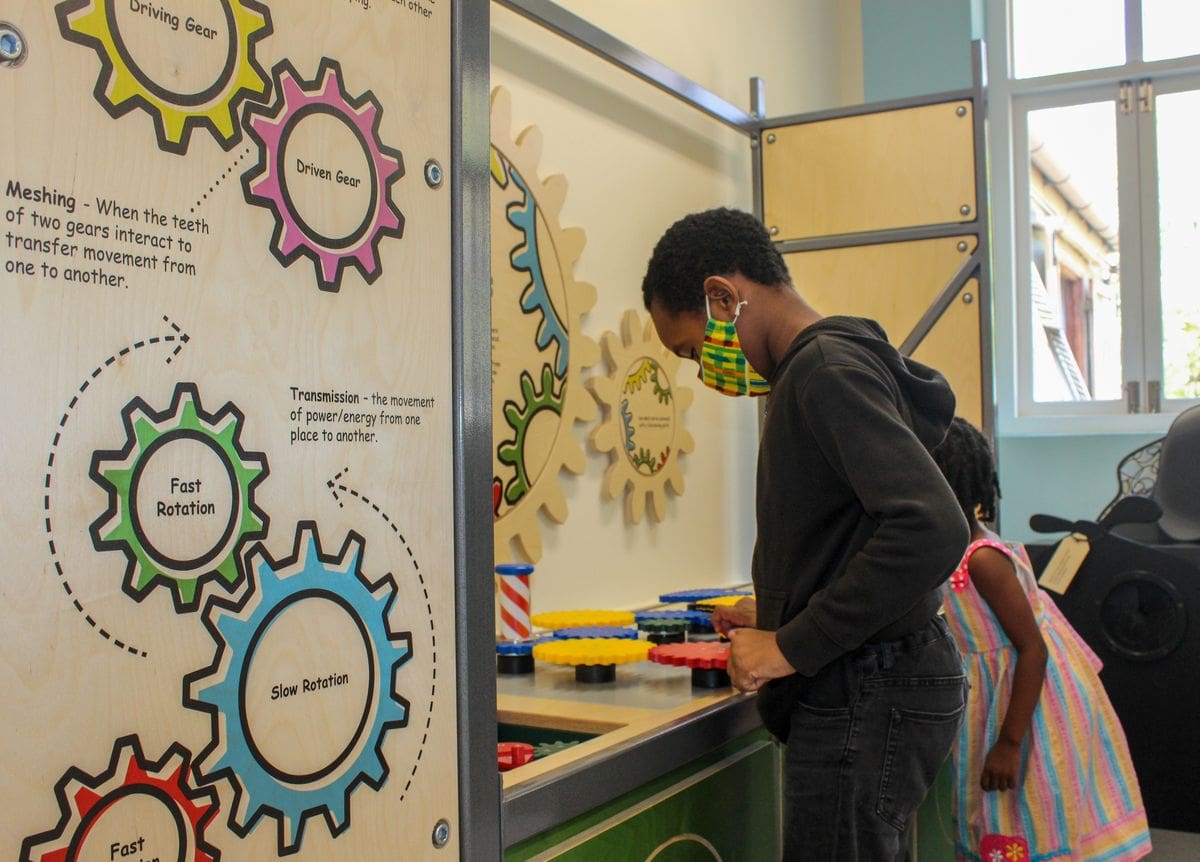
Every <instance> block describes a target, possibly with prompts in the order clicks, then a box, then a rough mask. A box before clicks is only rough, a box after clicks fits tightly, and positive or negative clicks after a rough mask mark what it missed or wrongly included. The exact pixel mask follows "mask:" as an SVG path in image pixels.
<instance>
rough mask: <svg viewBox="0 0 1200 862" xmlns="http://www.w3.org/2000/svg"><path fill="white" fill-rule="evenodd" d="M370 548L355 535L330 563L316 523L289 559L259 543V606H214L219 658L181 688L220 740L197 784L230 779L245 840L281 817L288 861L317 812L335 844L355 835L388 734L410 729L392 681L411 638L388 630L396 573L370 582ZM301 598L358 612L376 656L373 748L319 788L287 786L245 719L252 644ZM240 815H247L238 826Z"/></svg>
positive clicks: (204, 759)
mask: <svg viewBox="0 0 1200 862" xmlns="http://www.w3.org/2000/svg"><path fill="white" fill-rule="evenodd" d="M363 547H364V542H363V539H362V537H361V536H359V535H358V534H357V533H354V532H353V531H351V532H350V533H349V534H348V535H347V537H346V541H345V543H344V544H343V545H342V549H341V551H340V552H339V553H338V554H337V555H336V556H327V555H324V554H322V552H321V545H320V539H319V538H318V535H317V528H316V524H314V523H312V522H301V523H300V524H299V525H298V526H297V529H296V543H295V546H294V549H293V553H292V556H291V557H290V558H289V559H286V560H282V561H280V562H275V561H273V560H272V559H271V558H270V556H269V554H268V553H267V551H266V549H265V548H264V547H263V546H262V545H261V544H259V545H256V546H255V548H254V549H253V550H252V551H251V552H250V554H249V555H248V557H247V562H248V563H249V566H250V568H251V569H252V571H253V572H254V573H255V575H257V582H258V586H259V588H260V589H261V595H260V597H259V600H258V603H257V605H256V606H255V608H254V610H253V611H252V612H251V613H250V614H249V616H248V617H247V618H246V619H240V618H239V616H237V615H235V613H229V612H226V613H221V614H218V613H217V609H218V607H219V606H220V604H219V603H217V602H214V603H213V604H212V605H210V607H209V608H208V610H207V611H206V613H205V618H204V623H205V626H206V627H207V628H208V630H209V632H210V633H211V634H212V635H213V637H214V639H215V640H216V641H217V644H218V648H217V654H216V657H215V658H214V659H213V663H212V665H211V666H210V667H208V668H205V669H204V670H201V671H197V672H196V673H194V674H189V675H188V677H187V678H185V680H184V692H185V699H184V705H185V706H188V707H190V708H193V709H200V710H203V711H205V712H208V713H209V714H210V716H211V718H212V726H213V739H212V742H210V743H209V745H208V747H207V748H205V750H204V751H203V752H201V754H200V756H199V757H198V758H197V760H196V766H195V772H196V774H197V776H198V777H202V778H203V780H204V782H205V783H210V782H213V781H216V780H218V779H220V778H227V779H229V780H230V781H231V783H232V784H233V786H234V790H235V795H234V802H233V805H232V806H231V807H230V813H229V827H230V829H232V830H233V832H234V833H235V834H237V835H238V836H239V837H242V838H244V837H246V836H247V835H249V834H250V832H251V831H252V830H253V829H254V828H255V826H256V825H257V823H258V820H259V819H260V818H261V817H262V816H263V815H264V814H269V815H271V816H272V817H274V818H275V819H276V820H277V821H278V824H279V832H278V853H279V855H281V856H285V855H291V854H293V853H296V852H298V851H299V850H300V843H301V839H302V837H303V833H304V825H305V821H306V820H307V819H308V818H309V817H312V816H314V815H316V814H323V815H324V816H325V821H326V823H327V824H328V826H329V831H330V834H332V835H333V836H334V837H336V836H338V835H340V834H341V833H342V832H344V831H345V830H346V829H347V828H348V827H349V825H350V811H349V808H350V795H351V794H352V793H353V792H354V791H355V789H356V788H357V787H358V785H359V784H360V783H364V784H367V785H368V786H369V787H371V788H372V789H373V790H379V789H380V788H381V787H382V786H383V783H384V782H385V781H386V780H387V776H388V764H387V761H386V760H385V759H384V756H383V750H382V746H383V740H384V736H385V735H386V734H387V732H388V731H389V730H391V729H393V728H399V727H404V726H406V725H407V724H408V715H409V703H408V701H407V700H405V699H404V698H402V697H400V696H398V695H397V694H395V678H396V674H397V671H398V670H399V669H400V667H401V665H403V664H404V663H406V662H407V661H408V660H409V659H410V658H412V637H411V634H410V633H409V632H399V633H392V632H391V631H390V630H389V629H388V624H387V618H388V614H389V611H390V609H391V606H392V603H393V601H394V600H395V598H396V584H395V581H394V580H393V579H392V576H391V575H390V574H389V575H387V576H385V577H384V578H381V579H379V580H377V581H376V582H375V583H371V582H370V581H369V580H368V579H367V578H366V577H365V576H364V575H363V572H362V553H363ZM256 558H258V559H257V560H256ZM287 569H295V571H294V572H292V573H291V574H287V575H284V576H282V577H281V576H279V574H278V572H280V571H281V570H287ZM302 591H309V592H315V593H317V594H320V593H325V594H329V595H333V596H336V597H338V598H340V599H342V600H344V601H345V602H347V603H349V605H350V606H351V607H353V608H354V610H355V612H356V613H357V614H358V616H359V619H360V620H361V622H362V624H363V626H364V627H365V628H366V630H367V632H368V635H369V637H370V640H371V644H372V646H373V648H374V651H373V652H374V654H373V656H372V658H373V659H374V662H375V671H376V679H375V685H374V690H373V692H372V700H373V712H374V715H373V717H372V719H371V721H370V722H369V725H368V726H367V727H365V728H364V729H363V735H365V736H366V737H367V742H366V744H362V745H359V746H358V749H359V753H358V754H357V756H356V757H355V758H354V759H353V760H352V761H351V762H349V763H348V764H346V765H345V766H344V767H343V769H342V770H341V772H340V774H339V775H338V776H337V777H336V778H334V779H332V780H330V779H328V778H322V779H321V780H320V781H318V782H316V783H317V784H318V785H319V786H317V787H314V788H312V789H303V788H302V787H300V786H298V785H293V784H286V783H284V782H282V781H280V780H278V779H277V778H275V777H274V776H272V775H271V774H270V773H269V772H268V771H267V770H266V769H265V768H264V767H263V766H262V764H261V763H260V762H259V761H258V759H257V758H256V757H255V756H254V754H253V753H252V751H251V748H250V745H249V742H248V740H247V739H246V736H245V731H244V728H243V727H242V722H241V721H240V715H239V712H238V703H239V694H240V688H241V679H242V677H243V675H244V673H245V670H246V660H247V658H248V656H247V654H246V649H247V647H248V645H249V644H250V643H251V641H252V640H253V639H254V636H255V634H256V632H257V631H258V629H259V627H260V626H261V624H262V623H263V621H264V618H266V617H267V616H268V614H269V613H270V612H271V611H272V610H273V609H274V608H276V607H278V606H279V605H280V603H281V602H282V601H284V600H286V599H287V598H289V597H290V596H293V595H295V594H297V593H300V592H302ZM249 598H250V596H249V595H247V596H246V598H245V599H243V601H242V603H241V604H240V605H239V606H238V607H236V608H234V611H235V612H239V613H240V612H241V611H242V610H243V609H244V607H245V605H246V603H247V600H248V599H249ZM226 649H228V650H229V651H230V659H229V668H228V671H227V672H226V673H225V674H224V677H223V678H216V677H218V676H220V673H221V672H220V666H221V662H222V656H223V653H224V651H225V650H226ZM206 680H207V682H206ZM221 716H225V721H224V722H221V721H220V717H221ZM222 729H223V730H224V733H225V734H226V738H225V739H224V752H223V753H222V754H221V755H220V757H218V758H217V760H216V761H215V763H212V764H211V766H210V765H209V760H210V759H211V757H212V756H213V755H214V753H215V752H216V751H217V750H218V748H219V747H220V743H221V741H222V740H221V738H220V737H221V734H222ZM243 796H244V797H245V799H243V798H242V797H243ZM239 811H241V812H244V814H243V816H242V818H241V819H240V820H239V817H238V813H239Z"/></svg>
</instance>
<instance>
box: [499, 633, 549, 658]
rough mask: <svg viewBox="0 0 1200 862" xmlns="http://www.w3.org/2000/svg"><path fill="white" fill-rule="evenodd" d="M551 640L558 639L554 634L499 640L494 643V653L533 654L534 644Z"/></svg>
mask: <svg viewBox="0 0 1200 862" xmlns="http://www.w3.org/2000/svg"><path fill="white" fill-rule="evenodd" d="M553 640H558V638H557V637H555V636H554V635H545V636H543V637H537V638H529V639H528V640H521V641H499V642H497V644H496V655H533V648H534V647H535V646H537V645H538V644H544V643H548V642H550V641H553Z"/></svg>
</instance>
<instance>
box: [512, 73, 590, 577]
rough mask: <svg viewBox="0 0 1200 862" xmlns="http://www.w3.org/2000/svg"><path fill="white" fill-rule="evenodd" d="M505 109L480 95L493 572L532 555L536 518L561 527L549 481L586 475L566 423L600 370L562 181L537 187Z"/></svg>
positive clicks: (579, 234) (581, 411) (560, 500)
mask: <svg viewBox="0 0 1200 862" xmlns="http://www.w3.org/2000/svg"><path fill="white" fill-rule="evenodd" d="M511 115H512V110H511V99H510V97H509V95H508V93H507V91H505V90H504V89H502V88H499V87H497V88H496V89H495V90H493V91H492V127H491V128H492V146H491V177H492V183H491V190H492V194H491V224H492V404H493V410H492V415H493V423H492V427H493V429H494V430H493V435H492V436H493V454H492V466H493V474H492V475H493V479H492V510H493V515H494V524H495V555H496V562H498V563H502V562H510V561H512V558H513V555H512V548H513V545H514V544H515V545H516V549H517V551H518V553H519V554H520V556H522V557H524V559H526V560H527V561H529V562H531V563H536V562H537V561H538V560H540V559H541V557H542V536H541V526H540V523H539V518H538V512H544V513H545V514H546V517H548V518H549V519H550V520H551V521H553V522H555V523H559V524H561V523H563V522H564V521H565V520H566V517H567V498H566V495H565V494H564V493H563V489H562V485H561V477H560V473H561V472H562V471H563V470H567V471H569V472H571V473H575V474H582V473H583V471H584V469H585V468H586V466H587V458H586V456H585V455H584V451H583V447H582V446H581V445H580V443H579V441H578V440H577V439H576V437H575V434H574V431H573V429H574V425H575V423H576V422H590V421H593V420H594V419H595V417H596V405H595V402H594V401H593V400H592V399H591V398H590V397H589V396H588V394H587V392H586V391H585V390H584V387H583V372H584V370H585V369H587V368H590V367H591V366H593V365H595V364H596V363H597V362H598V361H599V360H600V349H599V346H598V345H597V344H596V342H595V340H593V339H592V338H589V337H588V336H586V335H584V333H583V315H584V314H585V313H586V312H587V311H588V310H589V309H591V307H592V306H593V305H594V304H595V302H596V289H595V287H593V286H592V285H590V284H587V283H584V282H581V281H577V280H576V279H575V276H574V272H573V269H574V265H575V261H576V260H577V259H578V257H579V255H580V253H581V252H582V251H583V247H584V243H585V236H584V233H583V231H582V230H579V229H578V228H570V229H565V228H563V227H562V226H561V224H560V223H559V213H560V212H561V210H562V205H563V201H564V200H565V198H566V192H567V182H566V180H565V179H564V178H563V177H562V176H557V175H556V176H552V177H548V178H547V179H546V180H545V181H542V180H540V179H539V177H538V161H539V159H540V158H541V151H542V136H541V133H540V132H539V131H538V130H537V128H536V127H532V126H531V127H529V128H527V129H525V130H524V131H523V132H521V133H520V134H519V135H517V136H516V138H515V139H514V138H513V135H512V118H511Z"/></svg>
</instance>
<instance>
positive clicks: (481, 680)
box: [450, 0, 502, 859]
mask: <svg viewBox="0 0 1200 862" xmlns="http://www.w3.org/2000/svg"><path fill="white" fill-rule="evenodd" d="M452 10H453V11H452V14H451V42H452V46H451V50H452V58H453V59H452V65H453V70H452V84H451V87H452V92H451V100H452V106H451V120H450V122H451V148H452V149H451V169H450V187H451V190H452V194H453V200H454V204H453V207H454V208H453V214H452V216H451V226H450V232H451V242H452V249H453V255H452V257H453V264H452V284H451V302H452V330H453V331H452V333H451V338H452V345H453V374H454V584H455V604H456V607H457V613H456V617H457V619H456V623H457V628H456V631H455V646H456V659H457V660H456V671H457V680H456V682H457V689H458V691H457V695H458V697H457V703H458V740H459V745H458V799H459V810H458V824H457V830H456V831H457V833H458V836H459V848H460V858H462V859H499V858H500V857H501V855H502V848H501V846H500V776H499V773H498V772H497V770H496V686H495V670H494V668H495V659H494V658H493V657H494V655H495V641H494V637H493V630H494V628H495V624H494V616H493V610H492V602H493V597H492V567H493V562H494V561H493V548H492V544H493V537H492V510H491V499H492V498H491V476H492V454H491V449H492V378H491V356H490V350H489V349H488V348H487V345H490V344H491V316H492V306H491V294H490V289H489V285H490V267H491V259H490V255H489V251H490V249H489V243H490V239H491V226H490V224H489V221H490V209H489V204H488V200H489V198H488V195H489V191H490V189H489V187H488V148H489V146H490V145H491V143H490V129H489V124H490V115H491V112H490V107H489V92H488V89H489V85H490V78H491V70H490V53H489V41H490V26H489V22H490V8H489V5H488V0H458V2H456V3H454V5H453V7H452Z"/></svg>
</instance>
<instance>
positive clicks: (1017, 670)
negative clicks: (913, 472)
mask: <svg viewBox="0 0 1200 862" xmlns="http://www.w3.org/2000/svg"><path fill="white" fill-rule="evenodd" d="M933 456H934V460H936V461H937V463H938V466H939V467H940V468H941V470H942V473H943V474H944V475H945V476H946V480H947V481H948V482H949V483H950V487H951V488H952V489H953V490H954V493H955V496H956V497H957V498H958V502H959V504H960V505H961V506H962V508H963V512H964V514H965V515H966V516H967V523H968V524H969V525H970V527H971V544H970V545H969V546H968V547H967V551H966V553H965V554H964V555H963V558H962V562H961V563H959V565H958V568H957V569H956V570H955V572H954V574H953V575H951V577H950V590H949V591H948V593H947V598H946V600H945V604H944V606H943V611H944V613H945V616H946V621H947V623H949V625H950V631H951V633H952V634H953V635H954V637H955V640H957V641H958V645H959V647H960V649H961V651H962V653H963V663H964V665H965V670H966V675H967V679H968V680H969V681H970V683H971V691H970V694H969V695H968V697H967V714H966V719H965V720H964V722H963V725H962V729H961V730H960V732H959V739H958V744H957V747H956V749H955V752H954V755H953V763H954V769H955V791H954V792H955V805H954V810H955V827H956V840H955V853H956V855H957V857H958V858H959V859H963V860H974V862H1040V860H1058V859H1061V860H1121V862H1125V860H1133V859H1139V858H1141V857H1142V856H1145V855H1146V854H1147V853H1149V852H1150V833H1149V830H1148V828H1147V825H1146V814H1145V810H1144V809H1143V808H1142V797H1141V792H1140V790H1139V789H1138V783H1137V777H1136V775H1135V774H1134V771H1133V764H1132V762H1131V761H1130V758H1129V749H1128V747H1127V745H1126V743H1125V734H1124V732H1123V731H1122V730H1121V725H1120V723H1119V722H1118V721H1117V716H1116V713H1114V712H1113V708H1112V705H1111V704H1110V703H1109V700H1108V696H1107V695H1106V694H1105V692H1104V688H1103V686H1102V685H1101V683H1100V678H1099V677H1098V676H1097V672H1098V671H1099V669H1100V660H1099V659H1098V658H1097V657H1096V655H1095V653H1093V652H1092V651H1091V649H1089V648H1088V646H1087V644H1085V643H1084V642H1083V640H1082V639H1081V638H1080V637H1079V635H1078V634H1076V632H1075V630H1074V629H1073V628H1071V626H1070V624H1069V623H1068V622H1067V620H1066V618H1065V617H1063V616H1062V614H1061V613H1060V612H1059V610H1058V607H1057V606H1056V605H1055V604H1054V601H1053V600H1052V599H1051V598H1050V596H1049V595H1047V594H1046V593H1045V592H1043V591H1042V590H1040V589H1039V588H1038V585H1037V581H1036V580H1035V578H1034V574H1033V570H1032V568H1031V567H1030V565H1029V559H1028V557H1027V556H1026V555H1025V550H1024V548H1021V547H1020V546H1017V547H1016V548H1013V547H1009V546H1008V545H1005V544H1003V543H1002V542H1001V541H1000V539H999V537H998V536H997V535H995V534H994V533H992V532H990V531H988V530H987V529H985V528H984V527H983V526H982V525H981V524H980V523H979V520H980V519H982V520H984V521H992V520H994V519H995V516H996V500H997V498H998V497H999V496H1000V488H999V484H998V483H997V481H996V468H995V462H994V460H993V458H992V450H991V446H990V445H989V444H988V441H987V439H986V438H985V437H984V436H983V435H982V434H981V433H980V432H979V431H978V430H977V429H975V428H974V427H973V426H972V425H971V424H970V423H968V422H966V421H964V420H962V419H958V418H956V419H955V420H954V421H953V423H952V425H951V427H950V431H949V433H948V434H947V435H946V439H945V441H944V442H943V443H942V444H941V445H940V446H938V448H937V449H936V450H935V451H934V453H933Z"/></svg>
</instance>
